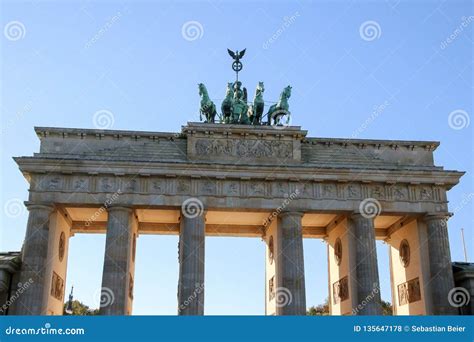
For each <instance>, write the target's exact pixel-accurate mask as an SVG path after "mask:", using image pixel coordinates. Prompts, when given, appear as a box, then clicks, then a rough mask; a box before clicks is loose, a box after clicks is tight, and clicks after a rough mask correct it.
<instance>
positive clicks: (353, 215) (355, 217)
mask: <svg viewBox="0 0 474 342" xmlns="http://www.w3.org/2000/svg"><path fill="white" fill-rule="evenodd" d="M349 218H350V219H353V220H360V219H364V220H370V221H373V220H374V219H375V216H373V217H372V216H371V215H365V214H362V213H361V212H359V211H354V212H352V213H350V214H349Z"/></svg>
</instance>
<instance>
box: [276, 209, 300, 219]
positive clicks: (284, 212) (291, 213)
mask: <svg viewBox="0 0 474 342" xmlns="http://www.w3.org/2000/svg"><path fill="white" fill-rule="evenodd" d="M303 215H304V212H302V211H297V210H295V211H292V210H282V211H281V212H280V213H279V214H278V216H279V217H285V216H300V217H303Z"/></svg>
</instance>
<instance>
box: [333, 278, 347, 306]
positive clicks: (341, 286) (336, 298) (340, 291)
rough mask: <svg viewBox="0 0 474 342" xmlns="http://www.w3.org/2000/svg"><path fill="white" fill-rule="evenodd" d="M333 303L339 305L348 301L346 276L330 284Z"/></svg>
mask: <svg viewBox="0 0 474 342" xmlns="http://www.w3.org/2000/svg"><path fill="white" fill-rule="evenodd" d="M332 294H333V296H332V297H333V303H334V304H339V303H340V302H343V301H345V300H347V299H349V281H348V278H347V276H345V277H344V278H341V279H339V280H338V281H336V282H335V283H334V284H332Z"/></svg>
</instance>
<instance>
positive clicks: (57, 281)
mask: <svg viewBox="0 0 474 342" xmlns="http://www.w3.org/2000/svg"><path fill="white" fill-rule="evenodd" d="M63 295H64V280H63V278H61V277H60V276H59V275H58V274H57V273H56V272H54V271H53V276H52V279H51V296H53V297H54V298H56V299H57V300H63Z"/></svg>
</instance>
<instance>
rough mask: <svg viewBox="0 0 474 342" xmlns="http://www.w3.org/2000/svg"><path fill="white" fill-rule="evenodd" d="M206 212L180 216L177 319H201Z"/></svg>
mask: <svg viewBox="0 0 474 342" xmlns="http://www.w3.org/2000/svg"><path fill="white" fill-rule="evenodd" d="M204 252H205V212H203V211H200V212H197V213H193V214H189V213H186V210H184V211H183V213H182V214H181V223H180V231H179V282H178V315H204Z"/></svg>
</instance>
